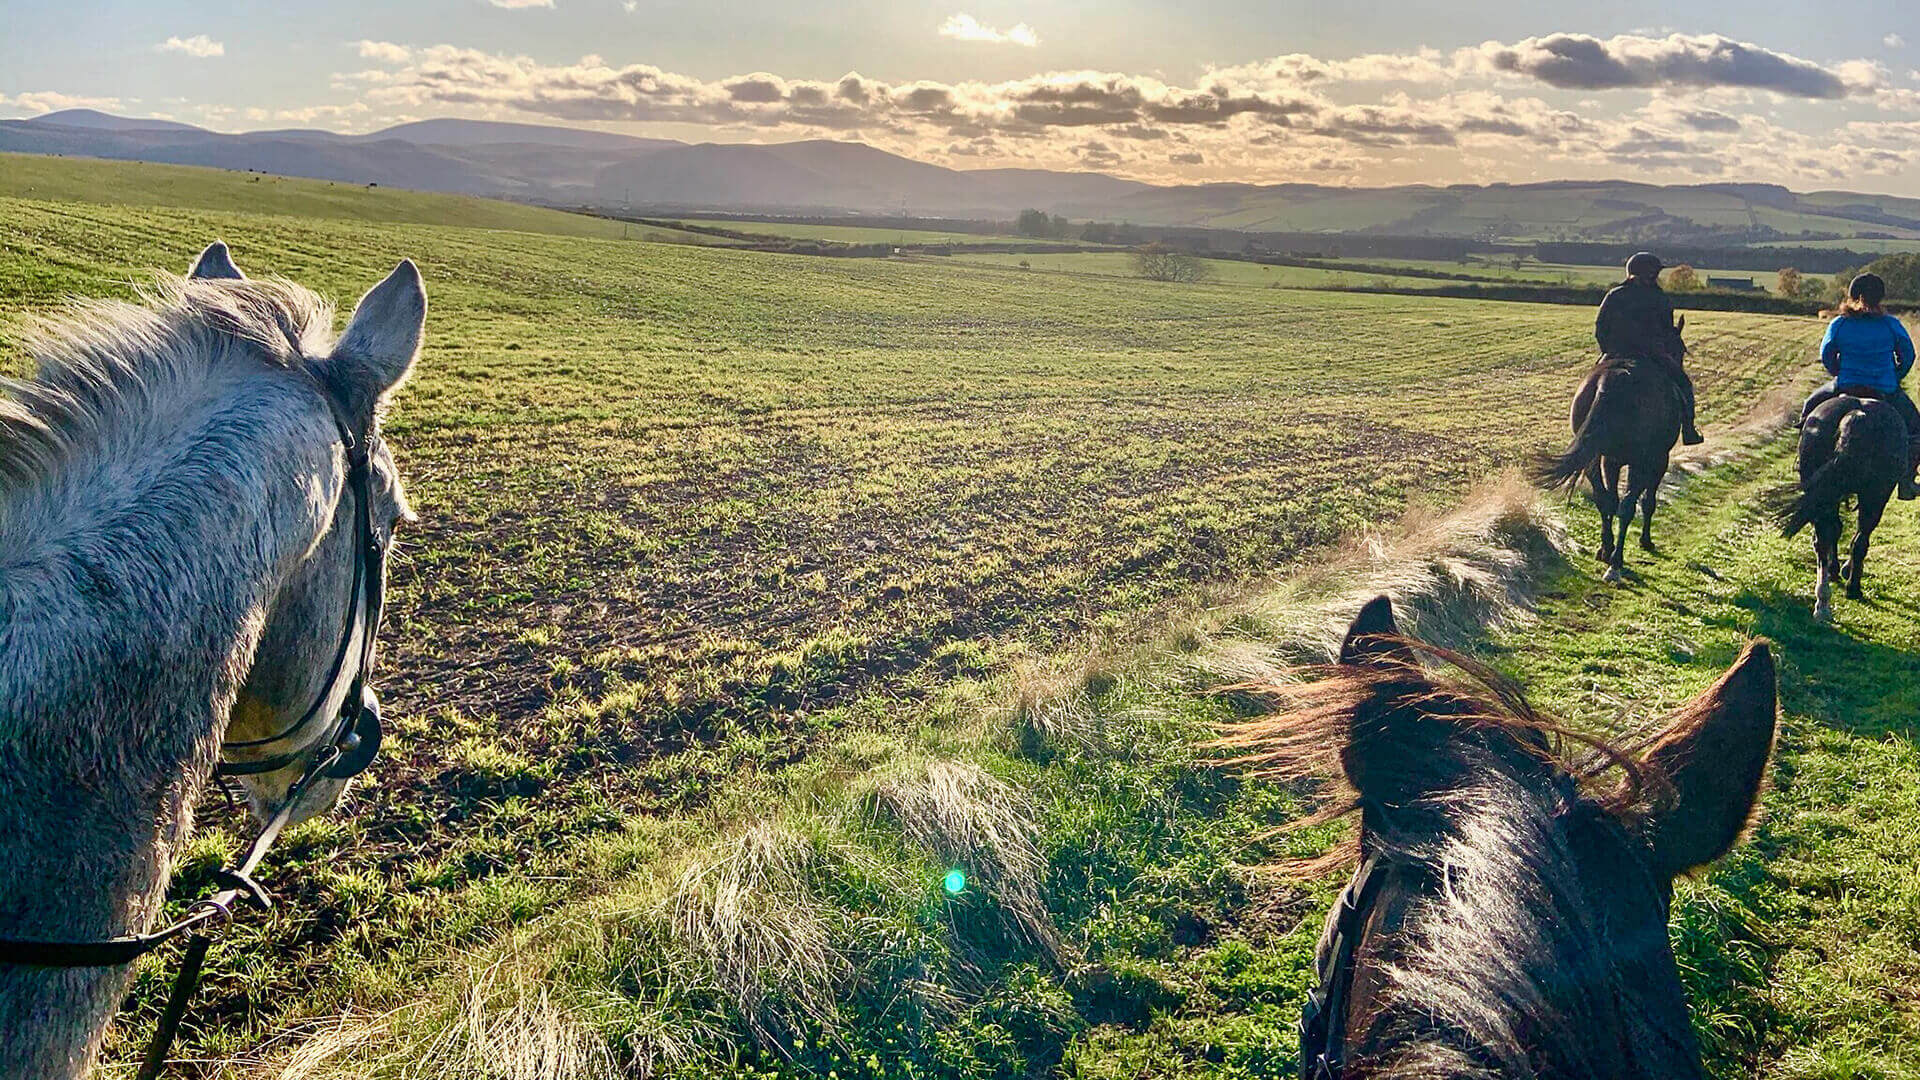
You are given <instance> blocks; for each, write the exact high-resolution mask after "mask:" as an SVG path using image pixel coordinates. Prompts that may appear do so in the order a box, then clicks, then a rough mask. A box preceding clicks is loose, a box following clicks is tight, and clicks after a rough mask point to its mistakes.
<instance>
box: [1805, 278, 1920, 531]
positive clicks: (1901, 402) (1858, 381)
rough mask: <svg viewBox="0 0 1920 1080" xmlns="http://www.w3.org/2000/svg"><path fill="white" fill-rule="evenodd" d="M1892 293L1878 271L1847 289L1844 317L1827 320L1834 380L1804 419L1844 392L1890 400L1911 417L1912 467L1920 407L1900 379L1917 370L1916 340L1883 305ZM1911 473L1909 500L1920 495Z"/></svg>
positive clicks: (1919, 450) (1903, 491)
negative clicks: (1905, 389) (1914, 368)
mask: <svg viewBox="0 0 1920 1080" xmlns="http://www.w3.org/2000/svg"><path fill="white" fill-rule="evenodd" d="M1886 297H1887V283H1886V282H1885V281H1882V280H1881V279H1880V276H1879V275H1878V274H1861V275H1860V276H1859V277H1857V278H1854V279H1853V284H1852V285H1850V286H1848V287H1847V301H1846V303H1844V304H1842V305H1841V306H1840V315H1839V316H1838V317H1837V318H1835V319H1834V320H1833V321H1832V322H1831V323H1828V324H1827V336H1826V338H1825V339H1824V340H1822V341H1821V342H1820V365H1821V366H1822V367H1824V368H1826V369H1827V373H1828V374H1830V375H1832V376H1833V378H1832V379H1831V380H1829V381H1828V382H1827V384H1826V385H1825V386H1822V387H1821V388H1820V389H1818V390H1815V391H1814V392H1813V394H1812V395H1811V396H1809V397H1808V398H1807V402H1806V404H1805V405H1803V406H1801V408H1800V419H1801V420H1802V421H1805V420H1806V418H1807V415H1808V414H1809V413H1811V412H1813V410H1814V409H1815V408H1816V407H1818V406H1819V405H1820V403H1821V402H1823V401H1826V400H1827V399H1828V398H1831V397H1833V396H1834V395H1835V394H1838V393H1841V392H1842V391H1847V392H1854V391H1858V392H1860V394H1861V395H1862V396H1867V397H1878V398H1884V399H1885V400H1886V401H1888V402H1890V403H1891V404H1892V405H1893V407H1894V408H1896V409H1898V410H1900V418H1901V419H1902V420H1904V421H1906V425H1907V445H1908V454H1909V457H1910V458H1911V461H1910V466H1913V465H1920V409H1916V408H1915V407H1914V404H1913V399H1912V398H1910V397H1908V396H1907V394H1906V391H1904V390H1902V389H1901V388H1900V381H1901V380H1902V379H1905V378H1906V377H1907V372H1909V371H1911V370H1913V338H1912V337H1910V336H1909V335H1908V334H1907V328H1906V327H1905V326H1903V325H1901V323H1900V320H1899V319H1897V318H1895V317H1894V316H1892V315H1889V314H1887V313H1886V311H1885V309H1884V308H1882V307H1881V304H1882V303H1883V302H1884V301H1885V300H1886ZM1908 473H1909V475H1908V476H1906V477H1905V478H1903V479H1902V480H1901V481H1900V497H1901V498H1903V499H1911V498H1913V497H1914V496H1915V494H1920V487H1916V485H1915V484H1914V482H1913V476H1912V475H1911V473H1912V469H1911V467H1910V468H1909V470H1908Z"/></svg>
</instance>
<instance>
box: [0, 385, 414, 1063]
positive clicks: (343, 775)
mask: <svg viewBox="0 0 1920 1080" xmlns="http://www.w3.org/2000/svg"><path fill="white" fill-rule="evenodd" d="M308 374H309V375H310V376H311V377H312V378H313V380H314V382H315V384H316V385H317V386H318V387H319V389H320V393H321V396H322V397H323V398H324V399H325V400H326V402H327V408H328V410H329V411H330V412H331V413H332V414H333V421H334V425H335V427H336V428H338V429H339V433H340V442H341V445H342V446H343V448H344V449H345V451H346V456H347V487H348V489H349V490H350V491H352V493H353V498H354V503H355V509H354V525H355V535H354V539H353V593H352V597H351V599H350V600H349V601H348V605H347V617H346V625H345V627H344V628H343V629H342V630H341V633H340V646H339V648H337V649H336V650H335V651H334V656H333V665H332V667H331V668H330V669H329V670H328V674H327V679H326V682H325V684H324V685H323V686H322V687H321V688H320V693H319V695H318V696H317V697H316V698H315V699H314V701H313V703H312V704H311V705H309V706H308V707H307V710H306V711H305V712H303V713H301V714H300V717H299V719H297V720H295V721H294V722H293V723H291V724H289V725H287V726H286V727H284V728H282V729H281V730H280V731H278V732H277V733H275V734H273V735H269V736H267V737H265V738H261V739H247V740H242V741H236V742H226V743H223V744H222V745H221V751H222V757H221V760H220V761H219V763H218V764H216V765H215V767H214V775H215V776H216V777H224V776H257V775H260V774H263V773H270V772H278V771H279V770H281V769H285V768H287V767H289V766H291V765H294V764H297V763H299V762H300V761H301V759H303V758H305V759H306V767H305V768H304V769H302V770H301V773H300V778H299V779H297V780H295V781H294V782H293V785H292V786H291V787H290V788H288V790H287V798H286V802H285V803H284V804H283V805H282V806H281V807H280V809H279V810H278V811H276V812H275V813H274V815H273V817H271V818H269V819H268V820H267V823H266V824H265V825H264V826H263V827H262V828H261V830H260V832H259V833H258V834H256V835H255V836H254V838H253V842H252V843H250V844H248V845H247V853H246V858H244V859H243V860H241V862H240V864H239V865H238V866H227V867H222V868H221V869H219V870H216V871H214V873H213V879H214V880H215V881H217V882H219V883H221V884H222V885H224V886H225V888H223V889H221V890H220V891H219V892H217V893H215V894H214V895H212V896H210V897H208V898H207V899H205V900H202V901H200V902H199V903H198V904H195V905H194V908H193V911H192V912H191V913H190V914H188V915H187V916H186V917H185V918H183V919H181V920H180V921H179V922H176V923H173V924H172V925H170V926H168V927H166V928H164V929H161V930H156V931H154V932H152V933H147V934H126V935H122V936H120V937H116V938H108V939H105V940H102V941H19V940H11V939H5V938H0V963H5V964H23V965H29V966H36V967H54V968H83V967H112V966H115V965H119V964H126V963H131V962H132V961H134V960H137V959H139V958H140V957H142V956H145V955H146V954H148V953H150V952H152V951H154V950H155V949H158V948H159V947H160V946H162V945H164V944H166V943H167V942H169V941H172V940H173V939H174V938H177V937H180V936H182V935H188V938H187V948H186V954H185V956H184V957H183V958H182V960H181V964H180V973H179V974H178V975H176V976H175V977H174V981H173V990H172V991H171V992H170V993H169V994H168V996H167V1006H166V1010H165V1011H164V1012H163V1013H162V1014H161V1017H160V1024H159V1026H158V1027H157V1028H156V1029H155V1030H154V1033H153V1038H152V1040H151V1041H149V1042H148V1044H147V1053H146V1057H145V1059H144V1060H143V1062H142V1064H141V1067H140V1072H139V1074H138V1077H137V1080H155V1078H157V1077H158V1076H160V1074H161V1072H162V1071H163V1070H164V1069H165V1067H166V1060H167V1052H168V1051H169V1050H170V1049H171V1048H172V1046H173V1039H174V1036H175V1035H176V1034H177V1033H178V1031H179V1028H180V1021H181V1019H182V1018H183V1017H184V1016H185V1015H186V1009H187V1001H188V999H189V998H191V997H192V996H193V991H194V988H195V987H197V986H198V985H199V982H200V967H201V963H202V962H203V961H204V960H205V959H206V955H207V949H208V947H209V946H211V945H212V943H213V939H212V938H211V937H209V936H208V934H207V931H209V930H212V929H214V928H217V927H219V926H222V925H224V924H226V923H227V922H228V921H229V920H231V919H232V918H233V913H234V908H235V906H236V905H237V904H238V903H239V902H240V901H241V900H243V899H244V900H251V901H252V902H254V903H255V904H257V905H258V906H259V907H260V908H261V909H262V910H272V908H273V898H272V896H270V895H269V894H268V892H267V890H266V888H265V887H264V886H262V885H261V884H260V883H259V882H258V881H256V880H254V877H253V874H254V871H255V870H257V869H258V868H259V865H260V861H261V860H262V859H264V858H265V857H266V854H267V850H268V849H269V848H271V847H272V846H273V842H274V841H275V840H276V839H278V838H279V836H280V832H281V830H283V829H285V828H286V826H287V823H288V822H289V821H291V820H292V819H293V813H294V810H295V808H296V807H298V806H299V804H300V799H301V797H302V796H304V795H305V794H306V793H307V791H308V790H309V789H311V788H312V787H313V786H314V784H316V783H318V782H319V781H320V780H322V779H334V780H345V779H349V778H351V777H354V776H357V775H359V774H360V773H362V772H365V771H366V769H367V766H368V765H371V764H372V763H373V758H374V755H375V754H377V753H379V750H380V699H379V698H378V697H377V696H375V694H374V692H373V687H371V686H370V685H368V682H367V676H368V675H369V673H370V672H371V671H372V670H373V652H374V645H375V642H376V641H377V640H378V638H379V636H380V614H381V608H382V604H383V601H384V600H385V597H386V571H387V550H388V547H389V545H390V543H391V537H382V536H381V535H380V533H379V532H378V531H377V530H376V529H375V528H374V527H373V450H374V447H375V446H376V445H377V444H378V440H379V435H378V434H376V433H375V432H374V431H373V426H372V425H371V424H369V425H368V429H367V432H366V434H365V435H364V436H362V437H360V438H355V437H354V433H353V428H352V426H351V425H350V424H348V422H347V419H346V416H345V414H344V412H343V411H342V409H341V406H340V397H339V395H338V394H336V393H335V392H334V389H333V387H331V386H329V385H328V384H327V383H326V382H325V381H323V380H322V379H321V378H320V377H319V376H318V375H314V374H313V373H311V372H309V373H308ZM356 638H357V639H358V640H359V645H360V647H359V650H358V655H355V650H354V647H353V646H354V642H355V639H356ZM349 663H352V665H353V670H352V673H351V674H349V673H348V670H347V665H348V664H349ZM343 682H344V684H345V685H344V688H343V686H342V683H343ZM336 697H337V698H338V699H339V701H340V705H339V709H338V711H337V712H335V713H333V714H332V723H331V725H330V726H328V727H326V728H325V729H324V730H323V731H322V732H321V733H320V734H319V735H318V736H316V737H314V738H312V739H308V740H306V741H304V742H301V743H299V744H298V745H297V746H295V747H293V748H292V749H290V750H286V751H282V752H280V753H277V754H268V755H266V756H263V757H249V758H245V759H242V760H238V761H236V760H233V759H232V758H229V757H226V756H225V753H226V752H227V751H230V750H262V749H264V748H267V747H271V746H274V745H275V744H279V743H285V742H289V741H292V740H295V739H297V738H299V736H301V735H302V734H303V733H304V732H306V731H308V730H309V729H312V728H314V727H316V726H318V725H319V724H320V723H321V722H322V721H323V720H324V719H326V718H327V717H328V709H327V706H328V704H329V703H331V702H332V701H334V700H335V698H336Z"/></svg>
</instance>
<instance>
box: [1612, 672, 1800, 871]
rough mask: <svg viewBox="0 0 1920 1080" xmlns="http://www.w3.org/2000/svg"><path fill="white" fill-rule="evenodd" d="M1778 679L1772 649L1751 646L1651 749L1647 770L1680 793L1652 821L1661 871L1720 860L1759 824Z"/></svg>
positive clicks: (1656, 866) (1656, 859)
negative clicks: (1758, 807) (1757, 808)
mask: <svg viewBox="0 0 1920 1080" xmlns="http://www.w3.org/2000/svg"><path fill="white" fill-rule="evenodd" d="M1774 680H1775V674H1774V667H1773V649H1772V648H1771V647H1770V646H1769V645H1768V644H1767V643H1766V642H1765V641H1755V642H1753V643H1752V644H1750V645H1748V646H1747V648H1746V651H1745V652H1743V653H1741V654H1740V659H1738V660H1736V661H1734V663H1733V667H1731V668H1729V669H1727V673H1726V674H1725V675H1722V676H1720V681H1719V682H1716V683H1714V684H1713V685H1712V686H1710V687H1708V688H1707V689H1706V690H1705V691H1703V692H1702V693H1701V694H1700V696H1699V697H1697V698H1695V699H1693V701H1692V702H1691V703H1690V704H1688V705H1687V706H1686V707H1685V708H1683V709H1681V710H1680V712H1679V714H1678V715H1677V716H1676V717H1675V718H1674V721H1673V723H1672V724H1671V725H1670V726H1669V727H1668V728H1667V730H1666V731H1665V733H1663V734H1662V735H1661V736H1660V737H1659V738H1658V739H1657V740H1655V741H1654V744H1653V746H1652V747H1651V748H1650V749H1649V750H1648V751H1647V753H1646V755H1645V758H1644V761H1645V764H1646V765H1647V766H1648V768H1649V771H1651V772H1654V773H1656V774H1658V775H1659V776H1661V777H1664V778H1665V779H1666V781H1667V782H1668V783H1669V784H1671V785H1672V787H1673V795H1674V798H1673V799H1672V801H1671V804H1670V805H1668V806H1665V807H1663V808H1662V809H1661V810H1660V811H1659V812H1658V813H1656V814H1655V815H1654V816H1653V818H1652V819H1651V820H1649V821H1648V823H1647V826H1648V838H1649V839H1650V840H1651V841H1652V844H1653V860H1654V869H1655V870H1656V871H1658V872H1659V873H1661V874H1664V875H1666V876H1668V877H1672V876H1675V875H1678V874H1684V873H1686V872H1687V871H1688V870H1692V869H1693V868H1695V867H1697V866H1704V865H1706V864H1707V863H1710V862H1712V861H1713V860H1715V859H1718V858H1719V857H1720V856H1722V855H1725V854H1726V853H1727V852H1728V851H1729V850H1731V849H1732V848H1733V845H1734V844H1735V843H1737V842H1738V841H1739V839H1740V834H1741V833H1742V832H1745V831H1746V828H1747V825H1748V823H1749V822H1751V821H1752V820H1753V812H1754V808H1755V806H1756V805H1757V804H1758V803H1759V801H1760V789H1761V786H1762V785H1763V783H1764V782H1765V780H1766V775H1767V762H1768V761H1769V760H1770V759H1771V758H1772V756H1773V736H1774V719H1775V713H1776V711H1777V708H1778V702H1777V698H1776V693H1775V686H1774Z"/></svg>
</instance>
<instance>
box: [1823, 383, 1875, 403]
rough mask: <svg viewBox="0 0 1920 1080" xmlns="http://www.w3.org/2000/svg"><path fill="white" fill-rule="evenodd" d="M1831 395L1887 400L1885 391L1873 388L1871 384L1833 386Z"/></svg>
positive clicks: (1863, 399)
mask: <svg viewBox="0 0 1920 1080" xmlns="http://www.w3.org/2000/svg"><path fill="white" fill-rule="evenodd" d="M1833 396H1834V397H1850V398H1859V399H1860V400H1862V401H1885V400H1887V395H1886V392H1885V391H1883V390H1875V389H1874V388H1873V387H1871V386H1836V387H1834V388H1833Z"/></svg>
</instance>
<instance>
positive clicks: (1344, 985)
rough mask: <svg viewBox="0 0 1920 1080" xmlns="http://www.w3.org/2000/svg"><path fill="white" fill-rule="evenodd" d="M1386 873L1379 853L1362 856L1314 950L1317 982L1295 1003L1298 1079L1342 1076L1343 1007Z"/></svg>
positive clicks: (1339, 1078)
mask: <svg viewBox="0 0 1920 1080" xmlns="http://www.w3.org/2000/svg"><path fill="white" fill-rule="evenodd" d="M1387 876H1388V875H1387V872H1386V867H1385V864H1384V861H1383V860H1382V859H1381V857H1380V855H1379V854H1378V853H1375V854H1372V855H1368V856H1367V857H1366V858H1364V859H1362V860H1361V862H1360V865H1359V867H1358V868H1356V869H1355V870H1354V872H1353V877H1352V878H1351V879H1350V880H1348V882H1347V887H1346V888H1345V889H1344V890H1342V891H1341V893H1340V906H1339V908H1338V909H1337V911H1336V913H1335V914H1334V916H1333V918H1332V919H1330V920H1328V923H1327V932H1326V934H1325V935H1324V936H1323V937H1322V938H1321V939H1320V947H1319V948H1318V949H1317V950H1315V952H1316V960H1315V963H1316V966H1317V967H1318V968H1319V971H1318V975H1319V977H1320V985H1318V986H1316V987H1315V988H1314V989H1313V990H1311V991H1309V992H1308V993H1307V1003H1306V1004H1305V1005H1303V1006H1301V1008H1300V1077H1301V1080H1342V1078H1343V1077H1345V1076H1346V1061H1345V1060H1344V1058H1345V1056H1346V1049H1347V1011H1348V1008H1349V1006H1350V1005H1352V1001H1351V1000H1350V999H1351V997H1352V992H1353V975H1354V968H1355V967H1356V965H1357V963H1358V955H1359V952H1360V932H1361V930H1363V929H1364V928H1365V925H1366V921H1367V916H1368V915H1369V914H1370V913H1371V912H1372V911H1373V904H1374V901H1375V900H1377V899H1378V898H1379V896H1380V889H1381V887H1382V886H1383V885H1384V884H1385V883H1386V880H1387Z"/></svg>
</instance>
